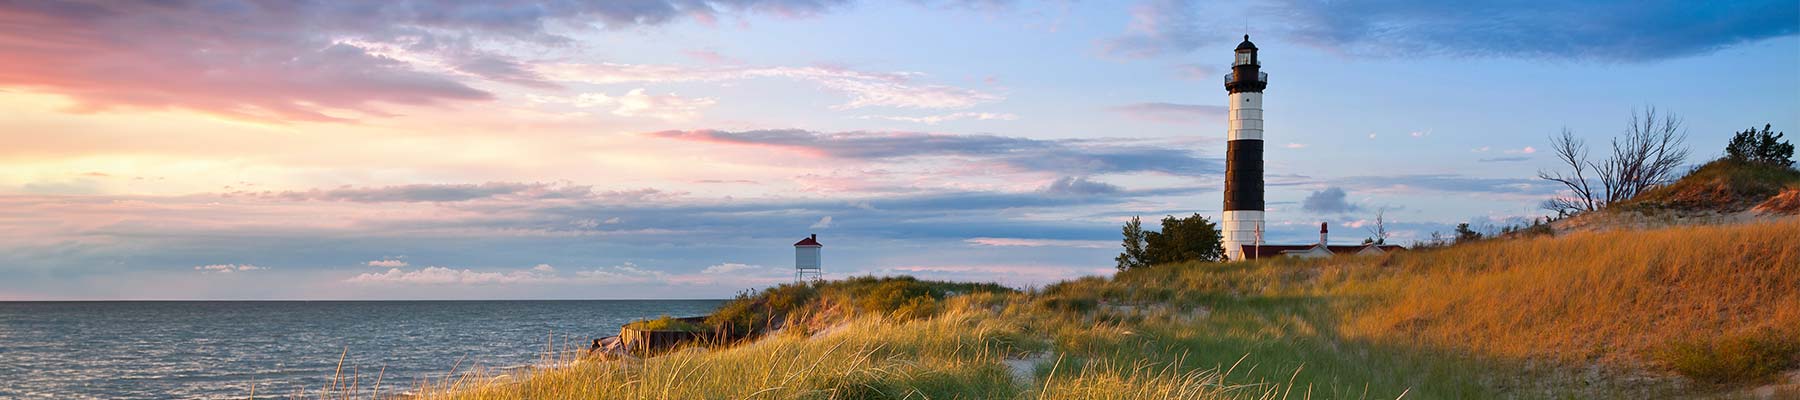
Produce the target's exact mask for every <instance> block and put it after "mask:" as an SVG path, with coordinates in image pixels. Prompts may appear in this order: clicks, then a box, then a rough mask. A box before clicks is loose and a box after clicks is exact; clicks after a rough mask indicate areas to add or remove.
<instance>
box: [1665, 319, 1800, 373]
mask: <svg viewBox="0 0 1800 400" xmlns="http://www.w3.org/2000/svg"><path fill="white" fill-rule="evenodd" d="M1654 357H1655V358H1656V359H1658V360H1659V361H1662V362H1663V363H1664V364H1666V365H1668V366H1669V367H1670V368H1673V369H1674V370H1675V371H1676V372H1680V373H1681V374H1682V375H1686V376H1687V377H1689V378H1693V379H1694V380H1696V381H1700V382H1705V383H1712V384H1734V383H1752V382H1763V381H1767V380H1769V378H1770V377H1773V376H1775V374H1778V373H1780V372H1782V371H1786V370H1787V369H1789V368H1793V367H1796V366H1800V337H1796V332H1785V333H1784V332H1781V331H1778V330H1775V329H1763V330H1758V331H1751V332H1747V333H1739V334H1735V335H1725V336H1718V337H1709V338H1703V339H1695V340H1685V341H1678V342H1674V343H1670V344H1668V345H1666V346H1664V347H1663V348H1662V349H1661V350H1660V351H1657V352H1656V354H1655V355H1654Z"/></svg>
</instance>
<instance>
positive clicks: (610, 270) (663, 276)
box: [575, 262, 669, 283]
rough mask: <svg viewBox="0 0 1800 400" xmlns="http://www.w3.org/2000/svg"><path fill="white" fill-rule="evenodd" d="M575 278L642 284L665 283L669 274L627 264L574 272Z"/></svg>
mask: <svg viewBox="0 0 1800 400" xmlns="http://www.w3.org/2000/svg"><path fill="white" fill-rule="evenodd" d="M575 277H576V278H579V279H582V280H591V281H600V282H607V283H642V282H652V281H666V280H668V278H669V274H668V273H666V272H662V271H653V270H647V269H643V268H640V267H638V266H637V264H633V263H629V262H628V263H624V264H620V265H615V266H611V267H604V268H595V269H590V270H585V271H576V272H575Z"/></svg>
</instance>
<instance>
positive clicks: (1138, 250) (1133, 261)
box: [1113, 216, 1150, 272]
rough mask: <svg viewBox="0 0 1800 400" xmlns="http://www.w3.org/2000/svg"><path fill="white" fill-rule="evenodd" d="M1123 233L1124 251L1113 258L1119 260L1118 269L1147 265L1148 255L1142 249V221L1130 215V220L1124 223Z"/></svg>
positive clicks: (1123, 269)
mask: <svg viewBox="0 0 1800 400" xmlns="http://www.w3.org/2000/svg"><path fill="white" fill-rule="evenodd" d="M1124 234H1125V244H1124V246H1125V252H1124V253H1119V257H1117V258H1114V259H1113V260H1115V261H1118V262H1119V271H1121V272H1123V271H1125V270H1128V269H1132V268H1140V267H1146V266H1149V265H1150V263H1149V256H1148V254H1147V253H1146V252H1145V249H1144V246H1145V244H1144V223H1143V222H1142V221H1139V220H1138V217H1137V216H1132V217H1131V221H1130V222H1126V223H1125V229H1124Z"/></svg>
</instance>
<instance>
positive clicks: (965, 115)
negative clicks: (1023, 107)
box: [856, 112, 1019, 125]
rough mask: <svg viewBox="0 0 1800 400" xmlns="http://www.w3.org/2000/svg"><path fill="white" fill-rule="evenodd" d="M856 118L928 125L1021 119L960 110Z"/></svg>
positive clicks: (1005, 114)
mask: <svg viewBox="0 0 1800 400" xmlns="http://www.w3.org/2000/svg"><path fill="white" fill-rule="evenodd" d="M856 118H858V119H885V120H889V121H904V122H915V123H921V124H926V125H937V124H938V123H940V122H944V121H955V120H962V119H972V120H976V121H1012V120H1017V119H1019V116H1018V115H1014V114H1011V113H985V112H959V113H950V114H940V115H927V116H923V117H901V116H891V115H864V116H860V117H856Z"/></svg>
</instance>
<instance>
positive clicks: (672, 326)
mask: <svg viewBox="0 0 1800 400" xmlns="http://www.w3.org/2000/svg"><path fill="white" fill-rule="evenodd" d="M625 327H627V328H631V329H636V330H640V331H677V332H705V331H708V330H710V329H707V328H706V327H705V326H702V325H700V324H695V323H692V322H687V321H683V320H680V319H676V318H674V317H670V316H669V315H668V314H663V315H662V316H661V317H657V318H656V319H650V320H643V321H636V322H632V323H629V324H625Z"/></svg>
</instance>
